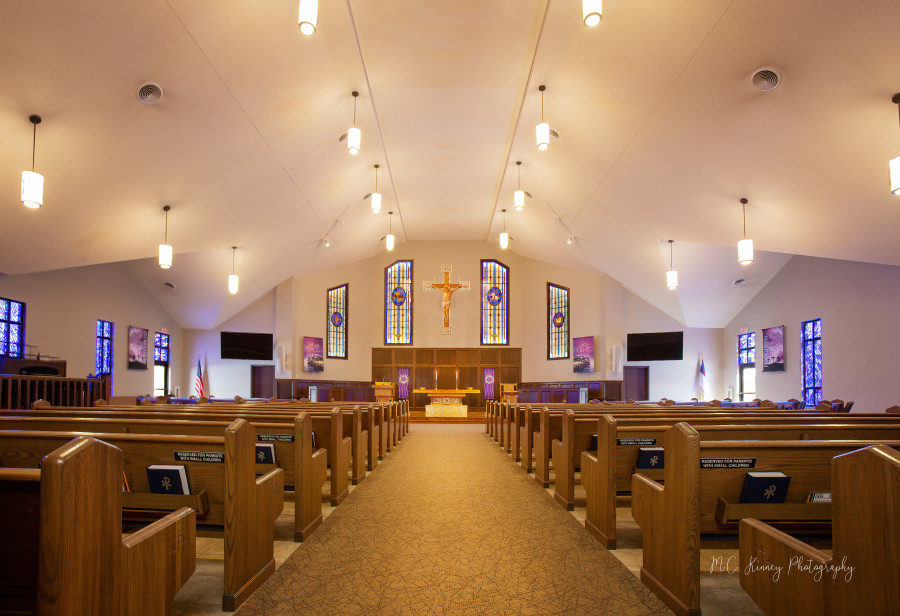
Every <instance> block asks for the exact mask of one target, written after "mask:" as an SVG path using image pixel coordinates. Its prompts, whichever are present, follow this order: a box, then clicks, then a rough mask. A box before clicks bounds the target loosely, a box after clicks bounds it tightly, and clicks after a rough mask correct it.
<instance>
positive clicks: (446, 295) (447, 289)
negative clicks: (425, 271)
mask: <svg viewBox="0 0 900 616" xmlns="http://www.w3.org/2000/svg"><path fill="white" fill-rule="evenodd" d="M452 269H453V266H452V265H441V272H442V273H443V274H444V282H442V283H436V282H425V285H424V286H425V290H426V291H430V290H431V289H434V290H436V291H440V292H441V293H442V294H443V301H442V302H441V308H442V310H443V313H444V327H443V329H442V330H441V334H443V335H445V336H446V335H449V334H450V297H451V296H452V295H453V294H454V293H455V292H456V291H458V290H460V289H462V290H463V291H468V290H469V289H471V282H470V281H468V280H461V281H459V282H454V283H451V282H450V272H451V270H452Z"/></svg>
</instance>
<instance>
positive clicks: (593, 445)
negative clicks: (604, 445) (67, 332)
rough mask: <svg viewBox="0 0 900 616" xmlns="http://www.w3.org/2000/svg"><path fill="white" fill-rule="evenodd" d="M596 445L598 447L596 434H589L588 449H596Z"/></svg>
mask: <svg viewBox="0 0 900 616" xmlns="http://www.w3.org/2000/svg"><path fill="white" fill-rule="evenodd" d="M597 447H598V444H597V435H596V434H591V447H590V449H588V451H597Z"/></svg>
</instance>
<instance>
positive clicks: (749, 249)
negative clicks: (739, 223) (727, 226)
mask: <svg viewBox="0 0 900 616" xmlns="http://www.w3.org/2000/svg"><path fill="white" fill-rule="evenodd" d="M747 203H748V201H747V199H746V197H744V198H741V209H742V210H743V212H744V239H742V240H741V241H740V242H738V247H737V248H738V263H740V264H741V265H749V264H751V263H753V240H751V239H748V238H747Z"/></svg>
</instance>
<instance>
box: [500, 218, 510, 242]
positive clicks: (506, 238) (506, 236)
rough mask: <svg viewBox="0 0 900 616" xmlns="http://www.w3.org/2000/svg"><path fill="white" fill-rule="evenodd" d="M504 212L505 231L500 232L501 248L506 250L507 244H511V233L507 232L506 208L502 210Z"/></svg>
mask: <svg viewBox="0 0 900 616" xmlns="http://www.w3.org/2000/svg"><path fill="white" fill-rule="evenodd" d="M500 211H501V212H503V233H501V234H500V248H502V249H503V250H506V248H507V246H509V233H507V232H506V209H505V208H504V209H502V210H500Z"/></svg>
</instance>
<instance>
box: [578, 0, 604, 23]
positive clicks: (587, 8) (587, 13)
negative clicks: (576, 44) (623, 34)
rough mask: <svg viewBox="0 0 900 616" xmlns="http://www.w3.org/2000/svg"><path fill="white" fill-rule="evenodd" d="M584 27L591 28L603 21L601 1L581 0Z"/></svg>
mask: <svg viewBox="0 0 900 616" xmlns="http://www.w3.org/2000/svg"><path fill="white" fill-rule="evenodd" d="M581 14H582V17H583V19H584V25H586V26H588V27H591V28H593V27H594V26H596V25H597V24H599V23H600V20H602V19H603V0H581Z"/></svg>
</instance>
